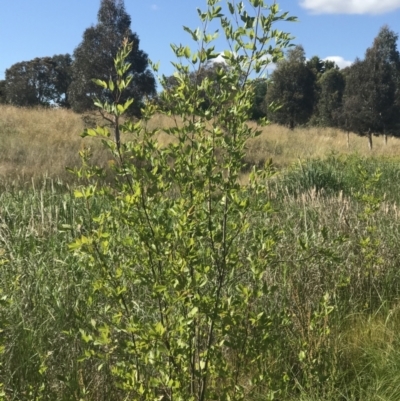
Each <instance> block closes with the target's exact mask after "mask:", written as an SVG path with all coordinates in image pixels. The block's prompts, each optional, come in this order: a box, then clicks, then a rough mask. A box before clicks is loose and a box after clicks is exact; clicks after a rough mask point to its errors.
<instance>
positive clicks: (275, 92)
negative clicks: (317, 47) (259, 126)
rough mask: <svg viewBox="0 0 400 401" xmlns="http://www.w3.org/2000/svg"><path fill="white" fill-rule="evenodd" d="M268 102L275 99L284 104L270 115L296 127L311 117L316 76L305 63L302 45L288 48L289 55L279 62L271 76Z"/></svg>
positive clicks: (280, 121)
mask: <svg viewBox="0 0 400 401" xmlns="http://www.w3.org/2000/svg"><path fill="white" fill-rule="evenodd" d="M271 81H272V83H271V84H270V85H269V87H268V92H267V103H268V104H269V103H271V102H275V103H277V104H279V105H280V106H281V107H280V108H279V109H278V110H276V111H274V112H273V113H270V115H269V117H270V118H271V120H272V121H275V122H277V123H278V124H283V125H287V126H289V127H290V128H291V129H293V128H294V127H295V126H297V125H301V124H305V123H307V122H308V120H309V119H310V117H311V115H312V113H313V109H314V100H315V90H314V85H315V76H314V74H313V72H312V71H311V70H310V68H308V67H307V65H306V57H305V52H304V49H303V47H302V46H296V47H295V48H293V49H291V50H289V51H288V54H287V58H286V59H285V60H282V61H280V62H279V63H278V66H277V68H276V70H275V71H274V72H273V73H272V76H271Z"/></svg>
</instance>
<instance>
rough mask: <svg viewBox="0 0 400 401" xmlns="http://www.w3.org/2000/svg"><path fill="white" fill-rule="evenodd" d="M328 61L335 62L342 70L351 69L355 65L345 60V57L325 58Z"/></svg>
mask: <svg viewBox="0 0 400 401" xmlns="http://www.w3.org/2000/svg"><path fill="white" fill-rule="evenodd" d="M326 60H330V61H334V62H335V63H336V65H337V66H338V67H339V68H340V69H342V68H346V67H350V66H351V65H352V64H353V62H352V61H348V60H345V59H344V58H343V57H340V56H329V57H326V58H324V61H326Z"/></svg>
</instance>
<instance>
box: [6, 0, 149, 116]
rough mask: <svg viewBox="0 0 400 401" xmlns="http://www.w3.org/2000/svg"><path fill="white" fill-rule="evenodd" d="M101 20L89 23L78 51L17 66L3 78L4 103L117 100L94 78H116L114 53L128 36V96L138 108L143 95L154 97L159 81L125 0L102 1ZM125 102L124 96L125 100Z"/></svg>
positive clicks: (84, 105) (88, 105) (81, 107)
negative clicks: (129, 84)
mask: <svg viewBox="0 0 400 401" xmlns="http://www.w3.org/2000/svg"><path fill="white" fill-rule="evenodd" d="M97 19H98V21H97V24H96V25H94V26H91V27H90V28H87V29H86V30H85V32H84V33H83V40H82V42H81V43H80V44H79V45H78V46H77V47H76V49H75V50H74V53H73V55H72V56H71V55H70V54H60V55H55V56H53V57H41V58H35V59H33V60H30V61H22V62H19V63H16V64H14V65H12V66H11V67H10V68H8V69H7V70H6V73H5V79H4V80H1V81H0V103H8V104H12V105H16V106H57V107H71V108H72V109H73V110H74V111H76V112H83V111H87V110H90V109H92V108H93V98H97V99H99V100H100V101H103V102H104V101H106V100H108V101H113V99H111V98H110V97H109V95H108V94H107V93H106V91H104V90H102V88H99V87H98V86H96V85H95V84H94V83H93V82H92V78H94V77H96V78H99V79H102V80H105V81H107V82H108V81H109V80H111V79H113V78H115V76H114V75H115V72H114V71H113V66H114V58H115V56H116V54H117V50H118V48H119V47H120V46H121V43H122V41H123V39H124V38H127V39H128V41H129V42H131V43H132V44H133V48H132V52H131V54H130V56H129V60H127V61H128V62H129V63H131V66H130V69H129V74H130V75H131V76H132V82H133V84H132V85H131V86H130V88H129V89H128V90H127V91H126V93H125V95H124V96H125V97H133V98H134V99H135V104H134V106H133V108H132V110H131V111H132V112H133V113H139V110H140V104H141V100H142V99H143V98H144V97H145V96H154V95H155V93H156V84H155V79H154V76H153V74H152V73H151V72H150V70H149V68H148V64H149V63H148V56H147V54H146V53H145V52H143V51H142V50H141V49H140V47H139V45H140V41H139V38H138V36H137V35H136V34H135V33H133V32H132V30H131V28H130V25H131V18H130V16H129V15H128V14H127V12H126V11H125V6H124V1H123V0H101V3H100V8H99V11H98V14H97ZM120 101H123V99H120Z"/></svg>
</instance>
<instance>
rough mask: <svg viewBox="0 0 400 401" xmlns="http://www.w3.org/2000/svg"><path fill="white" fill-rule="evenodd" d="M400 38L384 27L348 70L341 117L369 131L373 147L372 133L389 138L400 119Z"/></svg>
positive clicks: (349, 125)
mask: <svg viewBox="0 0 400 401" xmlns="http://www.w3.org/2000/svg"><path fill="white" fill-rule="evenodd" d="M397 38H398V36H397V35H396V34H395V33H394V32H393V31H391V30H390V29H389V28H388V27H387V26H384V27H382V28H381V30H380V31H379V34H378V36H377V37H376V38H375V40H374V43H373V45H372V47H371V48H369V49H367V51H366V53H365V58H364V60H362V61H360V60H356V62H355V63H354V64H353V65H352V66H351V67H350V68H349V69H348V71H347V72H346V88H345V91H344V103H343V117H342V121H343V124H344V126H345V128H347V129H350V130H352V131H354V132H356V133H357V134H359V135H366V136H367V137H368V144H369V148H370V149H372V136H373V135H384V137H385V141H386V140H387V134H395V132H396V130H397V128H398V126H399V122H400V108H399V104H398V102H397V101H396V99H397V96H398V90H399V89H398V88H399V77H400V55H399V52H398V50H397V43H396V42H397Z"/></svg>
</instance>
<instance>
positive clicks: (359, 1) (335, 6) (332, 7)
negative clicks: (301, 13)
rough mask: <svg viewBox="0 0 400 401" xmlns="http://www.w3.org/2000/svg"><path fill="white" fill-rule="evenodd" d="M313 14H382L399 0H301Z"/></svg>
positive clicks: (399, 1)
mask: <svg viewBox="0 0 400 401" xmlns="http://www.w3.org/2000/svg"><path fill="white" fill-rule="evenodd" d="M300 5H301V6H302V7H303V8H305V9H307V10H309V11H311V12H312V13H315V14H384V13H388V12H390V11H394V10H396V9H398V8H400V0H301V1H300Z"/></svg>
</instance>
